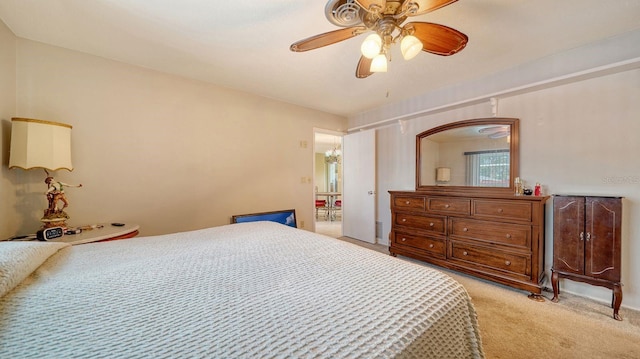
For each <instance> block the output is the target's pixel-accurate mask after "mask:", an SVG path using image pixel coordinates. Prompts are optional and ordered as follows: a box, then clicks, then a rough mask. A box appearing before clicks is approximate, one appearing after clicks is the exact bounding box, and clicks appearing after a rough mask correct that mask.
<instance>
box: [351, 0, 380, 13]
mask: <svg viewBox="0 0 640 359" xmlns="http://www.w3.org/2000/svg"><path fill="white" fill-rule="evenodd" d="M356 3H357V4H358V5H360V7H361V8H363V9H365V10H367V11H369V12H373V11H371V5H373V6H377V7H379V8H380V11H382V10H384V8H385V7H386V6H387V0H356Z"/></svg>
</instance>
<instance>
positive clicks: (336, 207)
mask: <svg viewBox="0 0 640 359" xmlns="http://www.w3.org/2000/svg"><path fill="white" fill-rule="evenodd" d="M341 209H342V200H341V199H336V200H335V202H333V219H336V218H337V216H342V215H341V214H340V210H341Z"/></svg>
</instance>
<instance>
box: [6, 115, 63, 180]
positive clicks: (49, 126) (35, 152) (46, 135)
mask: <svg viewBox="0 0 640 359" xmlns="http://www.w3.org/2000/svg"><path fill="white" fill-rule="evenodd" d="M71 128H72V127H71V125H67V124H64V123H59V122H51V121H43V120H35V119H30V118H19V117H14V118H12V119H11V149H10V153H9V168H13V167H18V168H22V169H25V170H28V169H31V168H44V169H47V170H52V171H55V170H59V169H63V168H64V169H67V170H69V171H71V170H73V165H72V164H71Z"/></svg>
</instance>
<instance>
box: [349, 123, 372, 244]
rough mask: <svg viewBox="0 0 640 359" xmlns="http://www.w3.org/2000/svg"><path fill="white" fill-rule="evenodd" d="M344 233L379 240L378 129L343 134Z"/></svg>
mask: <svg viewBox="0 0 640 359" xmlns="http://www.w3.org/2000/svg"><path fill="white" fill-rule="evenodd" d="M342 149H343V151H342V152H343V153H342V156H343V187H344V191H343V195H342V197H343V203H342V211H343V219H342V231H343V235H344V236H347V237H351V238H355V239H359V240H361V241H365V242H369V243H375V242H376V228H375V226H376V224H375V221H376V132H375V130H368V131H361V132H356V133H353V134H349V135H345V136H343V137H342Z"/></svg>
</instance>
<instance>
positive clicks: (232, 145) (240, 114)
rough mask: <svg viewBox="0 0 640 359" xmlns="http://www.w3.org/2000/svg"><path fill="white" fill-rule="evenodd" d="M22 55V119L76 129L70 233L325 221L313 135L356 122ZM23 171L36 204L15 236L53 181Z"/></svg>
mask: <svg viewBox="0 0 640 359" xmlns="http://www.w3.org/2000/svg"><path fill="white" fill-rule="evenodd" d="M16 56H17V68H16V74H17V80H16V81H17V88H16V91H15V93H16V94H17V95H16V98H17V100H16V101H17V106H16V108H15V111H14V112H15V115H17V116H21V117H34V118H40V119H46V120H51V121H59V122H64V123H68V124H70V125H72V126H73V130H72V156H73V164H74V167H75V169H74V171H73V172H71V173H69V172H67V171H64V170H63V171H58V172H57V173H56V174H55V176H56V178H57V179H59V180H62V181H64V182H67V183H72V184H75V183H82V184H83V186H84V187H83V188H79V189H78V188H71V189H69V190H68V191H67V197H68V198H69V201H70V203H71V205H70V207H69V210H68V213H69V215H70V216H71V220H70V221H69V223H70V224H72V225H83V224H91V223H96V222H113V221H119V222H130V223H131V222H133V223H138V224H140V226H141V234H142V235H155V234H162V233H170V232H176V231H185V230H191V229H198V228H204V227H209V226H216V225H222V224H226V223H228V222H229V219H230V216H231V215H233V214H241V213H252V212H261V211H271V210H278V209H289V208H295V209H296V211H297V214H298V220H299V224H300V223H301V221H304V223H305V225H306V226H305V227H306V228H309V227H310V226H311V224H312V223H313V222H312V215H313V209H314V205H313V188H312V183H310V181H308V180H305V183H301V182H302V178H305V179H309V178H312V176H313V153H312V151H313V141H314V134H313V128H314V127H315V128H326V129H330V130H344V129H345V127H346V119H344V118H341V117H338V116H334V115H329V114H326V113H322V112H318V111H315V110H310V109H305V108H302V107H298V106H294V105H290V104H287V103H283V102H279V101H274V100H271V99H267V98H264V97H258V96H254V95H249V94H246V93H241V92H237V91H233V90H229V89H225V88H221V87H217V86H213V85H210V84H206V83H202V82H198V81H194V80H188V79H184V78H181V77H176V76H172V75H167V74H162V73H159V72H155V71H150V70H146V69H143V68H139V67H134V66H130V65H126V64H122V63H119V62H115V61H110V60H106V59H103V58H98V57H95V56H90V55H86V54H82V53H78V52H74V51H69V50H65V49H62V48H58V47H53V46H49V45H44V44H41V43H37V42H33V41H29V40H24V39H18V40H17V55H16ZM274 86H277V84H274ZM10 110H11V109H9V110H7V112H11V111H10ZM7 117H8V116H7ZM301 142H304V143H305V144H306V146H303V145H301ZM3 155H4V153H3ZM13 171H19V172H22V174H20V176H22V177H23V178H22V179H21V180H20V181H17V183H15V184H14V186H15V192H19V193H20V200H23V199H25V198H27V199H28V205H27V206H25V207H24V209H23V210H22V211H21V212H20V217H21V218H20V223H19V226H18V228H17V229H16V230H5V229H4V228H3V229H2V231H3V235H4V236H7V235H13V234H14V233H15V232H19V233H22V232H24V231H33V230H34V229H36V228H37V226H38V225H39V223H38V219H39V218H40V216H41V213H42V209H44V206H45V205H46V203H45V198H44V196H43V195H42V192H43V191H44V190H45V185H44V183H43V180H44V173H43V172H42V171H39V170H36V171H29V172H31V173H28V172H25V171H22V170H12V172H13ZM6 176H7V172H6V170H5V169H4V168H3V181H6ZM2 206H3V207H2V208H3V210H4V211H7V210H11V208H9V209H7V208H6V207H5V204H4V201H3V203H2Z"/></svg>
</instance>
